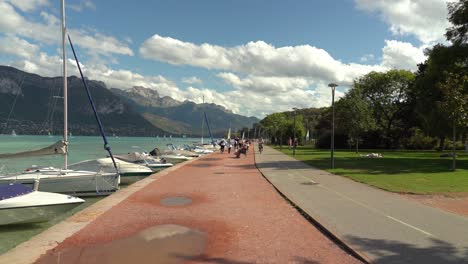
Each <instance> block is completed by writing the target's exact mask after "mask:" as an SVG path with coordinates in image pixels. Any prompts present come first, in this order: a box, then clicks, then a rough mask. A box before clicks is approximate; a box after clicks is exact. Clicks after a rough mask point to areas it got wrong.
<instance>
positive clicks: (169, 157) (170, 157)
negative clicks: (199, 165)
mask: <svg viewBox="0 0 468 264" xmlns="http://www.w3.org/2000/svg"><path fill="white" fill-rule="evenodd" d="M149 155H150V156H152V157H155V158H160V159H165V160H166V161H167V162H170V163H178V162H182V161H187V160H192V159H194V157H187V156H184V155H182V154H177V153H172V152H165V153H163V152H161V151H160V150H159V149H158V148H154V149H153V150H152V151H150V153H149Z"/></svg>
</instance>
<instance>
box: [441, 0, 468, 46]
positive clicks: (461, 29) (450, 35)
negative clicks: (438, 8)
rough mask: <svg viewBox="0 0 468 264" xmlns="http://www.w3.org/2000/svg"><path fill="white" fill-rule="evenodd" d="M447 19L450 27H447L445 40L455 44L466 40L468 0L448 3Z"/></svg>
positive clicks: (467, 31) (467, 35) (463, 42)
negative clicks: (450, 24)
mask: <svg viewBox="0 0 468 264" xmlns="http://www.w3.org/2000/svg"><path fill="white" fill-rule="evenodd" d="M447 6H448V11H449V15H448V20H449V21H450V22H451V23H452V25H453V26H452V27H450V28H448V29H447V32H446V33H445V36H446V37H447V40H449V41H451V42H452V43H453V44H455V45H460V44H466V43H467V42H468V0H460V1H458V2H453V3H448V4H447Z"/></svg>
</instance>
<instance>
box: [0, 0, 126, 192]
mask: <svg viewBox="0 0 468 264" xmlns="http://www.w3.org/2000/svg"><path fill="white" fill-rule="evenodd" d="M65 37H66V27H65V0H62V64H63V65H62V66H63V98H64V99H63V102H64V103H63V109H64V129H63V140H62V141H59V142H56V143H55V144H53V145H52V146H50V147H47V148H43V149H40V150H36V151H30V152H22V153H14V154H2V155H0V157H3V158H9V157H18V156H19V157H25V156H37V155H51V154H63V156H64V168H63V169H62V168H55V167H38V166H32V167H30V168H28V169H26V170H25V171H23V172H22V173H21V174H16V175H3V176H0V186H1V185H8V184H10V183H22V184H24V185H28V186H29V187H32V186H33V185H34V182H35V180H40V182H41V184H40V185H39V190H40V191H48V192H57V193H66V194H76V195H80V196H88V195H92V196H95V195H108V194H111V193H112V192H114V191H116V190H117V189H118V188H119V181H120V177H119V176H118V174H117V173H104V172H94V171H85V170H70V169H68V168H67V167H68V156H67V154H68V93H67V64H66V62H67V59H66V49H65Z"/></svg>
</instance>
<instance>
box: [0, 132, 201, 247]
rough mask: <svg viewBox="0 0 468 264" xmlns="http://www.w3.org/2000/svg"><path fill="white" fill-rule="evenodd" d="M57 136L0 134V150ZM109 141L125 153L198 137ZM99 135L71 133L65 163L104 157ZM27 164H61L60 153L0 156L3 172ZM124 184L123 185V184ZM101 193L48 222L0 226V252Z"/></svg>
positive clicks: (32, 147)
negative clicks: (75, 134)
mask: <svg viewBox="0 0 468 264" xmlns="http://www.w3.org/2000/svg"><path fill="white" fill-rule="evenodd" d="M61 138H62V137H61V136H51V137H49V136H22V135H18V136H11V135H0V153H13V152H20V151H27V150H35V149H40V148H43V147H47V146H49V145H51V144H53V143H55V142H56V141H58V140H60V139H61ZM108 141H109V144H110V146H111V148H112V152H113V153H114V154H119V153H120V154H122V153H128V152H132V151H138V152H141V151H142V150H144V151H151V150H152V149H154V148H155V147H158V148H159V149H161V150H164V149H165V148H166V145H167V144H170V143H172V144H174V145H180V144H185V143H187V144H191V143H194V142H199V141H200V139H199V138H172V139H170V138H150V137H109V138H108ZM103 146H104V144H103V141H102V138H101V137H85V136H73V137H72V138H70V139H69V158H68V159H69V163H70V164H71V163H74V162H78V161H82V160H87V159H97V158H102V157H105V156H106V154H107V152H106V151H105V150H104V147H103ZM31 165H38V166H55V167H63V156H62V155H55V156H43V157H34V158H18V159H0V168H2V166H3V171H1V172H3V173H5V172H20V171H22V170H24V169H26V168H28V167H30V166H31ZM123 187H124V186H123ZM102 198H103V197H85V198H84V199H85V200H86V202H85V203H84V204H82V205H80V206H79V207H77V208H75V209H73V210H72V211H69V212H67V213H65V214H63V215H60V216H58V217H57V218H55V219H52V220H51V221H49V222H44V223H39V224H25V225H13V226H3V227H2V226H0V254H2V253H5V252H6V251H8V250H9V249H11V248H13V247H15V246H16V245H18V244H20V243H21V242H24V241H27V240H28V239H30V238H31V237H32V236H34V235H36V234H39V233H40V232H42V231H43V230H45V229H47V228H49V227H51V226H53V225H54V224H56V223H58V222H60V221H62V220H64V219H66V218H67V217H69V216H71V215H73V214H74V213H76V212H78V211H80V210H82V209H84V208H86V207H87V206H89V205H91V204H93V203H95V202H97V201H99V200H100V199H102Z"/></svg>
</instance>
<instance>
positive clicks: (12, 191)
mask: <svg viewBox="0 0 468 264" xmlns="http://www.w3.org/2000/svg"><path fill="white" fill-rule="evenodd" d="M32 191H33V190H32V189H31V188H29V187H27V186H25V185H23V184H20V183H10V184H7V185H2V186H0V201H1V200H5V199H8V198H13V197H17V196H21V195H23V194H27V193H30V192H32Z"/></svg>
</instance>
